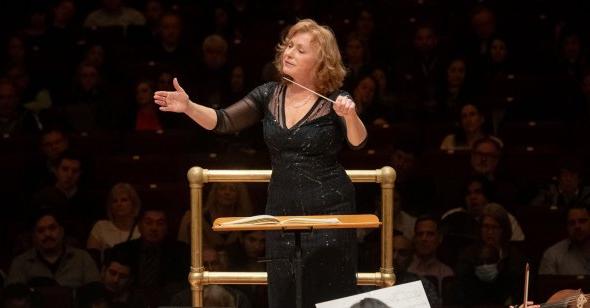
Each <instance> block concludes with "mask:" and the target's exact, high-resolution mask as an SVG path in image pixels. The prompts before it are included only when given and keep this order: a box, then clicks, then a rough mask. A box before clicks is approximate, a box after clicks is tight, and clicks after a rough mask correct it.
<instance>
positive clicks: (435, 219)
mask: <svg viewBox="0 0 590 308" xmlns="http://www.w3.org/2000/svg"><path fill="white" fill-rule="evenodd" d="M423 221H433V222H434V223H435V224H436V230H437V232H439V233H440V230H439V227H440V219H438V217H436V216H434V215H431V214H424V215H421V216H420V217H418V218H417V219H416V222H415V223H414V231H416V227H417V226H418V224H419V223H421V222H423Z"/></svg>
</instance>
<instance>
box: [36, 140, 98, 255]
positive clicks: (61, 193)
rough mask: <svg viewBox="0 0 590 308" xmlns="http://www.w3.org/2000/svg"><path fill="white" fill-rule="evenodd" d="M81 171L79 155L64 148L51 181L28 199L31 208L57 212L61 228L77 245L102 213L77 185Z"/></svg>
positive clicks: (79, 184) (85, 237) (86, 192)
mask: <svg viewBox="0 0 590 308" xmlns="http://www.w3.org/2000/svg"><path fill="white" fill-rule="evenodd" d="M84 170H85V168H84V167H83V163H82V158H81V157H80V156H79V155H78V154H77V153H75V152H73V151H65V152H64V153H62V155H61V156H60V158H59V160H58V164H57V169H56V170H55V183H54V184H53V185H48V186H46V187H44V188H42V189H41V190H39V191H38V192H37V193H35V194H34V195H33V197H32V200H31V205H32V206H31V207H32V209H42V208H50V209H54V210H56V211H59V212H60V213H61V214H62V215H63V223H64V225H63V226H64V228H65V229H66V230H67V232H68V233H69V234H70V235H72V236H74V237H75V239H76V240H77V241H78V244H79V245H80V246H83V243H85V242H86V239H87V238H88V232H89V231H90V226H92V224H93V223H94V222H95V221H96V220H97V219H98V218H99V217H101V216H102V215H101V214H102V211H101V210H100V209H99V208H98V207H97V206H96V203H95V202H94V200H93V198H92V197H91V195H90V193H89V192H88V190H87V188H86V187H85V186H84V185H82V184H81V182H82V181H81V180H80V179H81V176H82V174H83V172H84Z"/></svg>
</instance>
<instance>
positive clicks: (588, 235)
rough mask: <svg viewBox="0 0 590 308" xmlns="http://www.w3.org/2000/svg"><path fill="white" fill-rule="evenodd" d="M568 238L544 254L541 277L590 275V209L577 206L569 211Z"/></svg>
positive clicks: (540, 270)
mask: <svg viewBox="0 0 590 308" xmlns="http://www.w3.org/2000/svg"><path fill="white" fill-rule="evenodd" d="M567 233H568V235H569V237H568V238H566V239H564V240H562V241H560V242H558V243H556V244H554V245H553V246H551V247H549V248H548V249H547V250H545V253H543V258H542V259H541V264H540V265H539V274H541V275H590V257H589V256H590V209H589V208H588V205H582V204H579V205H575V206H572V207H570V208H569V209H568V211H567Z"/></svg>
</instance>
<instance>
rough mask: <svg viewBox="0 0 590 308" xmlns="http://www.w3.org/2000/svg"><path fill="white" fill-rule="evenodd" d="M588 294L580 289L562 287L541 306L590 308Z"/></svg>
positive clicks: (548, 307)
mask: <svg viewBox="0 0 590 308" xmlns="http://www.w3.org/2000/svg"><path fill="white" fill-rule="evenodd" d="M589 299H590V294H584V293H582V290H580V289H578V290H572V289H564V290H560V291H557V292H555V293H554V294H553V295H551V296H550V297H549V299H548V300H547V302H546V303H543V304H541V308H552V307H555V308H557V307H563V308H590V302H589Z"/></svg>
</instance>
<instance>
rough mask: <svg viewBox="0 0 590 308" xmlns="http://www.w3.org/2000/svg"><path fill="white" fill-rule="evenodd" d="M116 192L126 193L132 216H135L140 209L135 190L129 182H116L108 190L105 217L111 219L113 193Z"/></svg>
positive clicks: (139, 201)
mask: <svg viewBox="0 0 590 308" xmlns="http://www.w3.org/2000/svg"><path fill="white" fill-rule="evenodd" d="M118 192H123V193H125V194H127V196H128V197H129V200H130V201H131V204H132V206H133V213H134V215H133V216H134V217H137V215H138V214H139V211H140V210H141V199H139V195H138V194H137V191H136V190H135V188H133V186H131V184H129V183H117V184H115V185H114V186H113V187H112V188H111V191H110V192H109V195H108V197H107V217H108V218H109V220H110V221H113V214H112V209H111V208H112V207H113V202H114V201H115V195H116V194H117V193H118Z"/></svg>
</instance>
